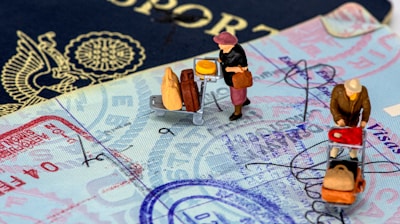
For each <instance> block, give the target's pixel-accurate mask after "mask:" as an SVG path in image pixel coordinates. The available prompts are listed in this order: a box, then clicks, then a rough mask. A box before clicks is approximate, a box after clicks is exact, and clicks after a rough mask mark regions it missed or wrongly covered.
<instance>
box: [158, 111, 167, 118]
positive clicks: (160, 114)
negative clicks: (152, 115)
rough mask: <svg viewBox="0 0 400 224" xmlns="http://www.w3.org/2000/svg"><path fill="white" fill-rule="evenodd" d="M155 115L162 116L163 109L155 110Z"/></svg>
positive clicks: (163, 113)
mask: <svg viewBox="0 0 400 224" xmlns="http://www.w3.org/2000/svg"><path fill="white" fill-rule="evenodd" d="M156 115H157V116H159V117H162V116H164V115H165V111H162V110H156Z"/></svg>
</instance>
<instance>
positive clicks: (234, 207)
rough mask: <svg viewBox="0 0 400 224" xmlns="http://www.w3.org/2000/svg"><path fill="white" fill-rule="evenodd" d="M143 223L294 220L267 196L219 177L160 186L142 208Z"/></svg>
mask: <svg viewBox="0 0 400 224" xmlns="http://www.w3.org/2000/svg"><path fill="white" fill-rule="evenodd" d="M140 223H243V224H245V223H246V224H248V223H294V220H293V219H292V218H291V217H290V216H289V215H288V214H286V213H285V211H283V210H282V209H281V208H280V207H279V206H278V205H277V204H275V203H273V202H271V201H269V200H267V199H266V198H265V197H264V196H262V195H260V194H256V193H253V192H250V191H248V190H245V189H242V188H241V187H239V186H237V185H236V184H234V183H229V182H223V181H218V180H213V179H209V180H201V179H193V180H178V181H173V182H169V183H166V184H164V185H161V186H158V187H156V188H155V189H154V190H152V191H151V192H150V193H149V194H148V195H147V196H146V198H145V199H144V201H143V203H142V205H141V208H140Z"/></svg>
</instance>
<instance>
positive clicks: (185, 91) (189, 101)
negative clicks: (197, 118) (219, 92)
mask: <svg viewBox="0 0 400 224" xmlns="http://www.w3.org/2000/svg"><path fill="white" fill-rule="evenodd" d="M181 91H182V98H183V104H184V105H185V107H186V111H190V112H196V111H198V110H199V109H200V100H199V89H198V87H197V84H196V82H195V81H194V72H193V69H184V70H182V71H181Z"/></svg>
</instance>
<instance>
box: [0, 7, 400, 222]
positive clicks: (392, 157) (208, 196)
mask: <svg viewBox="0 0 400 224" xmlns="http://www.w3.org/2000/svg"><path fill="white" fill-rule="evenodd" d="M347 7H355V6H354V5H347ZM350 9H354V8H350ZM342 10H349V8H346V7H344V8H342ZM210 41H211V40H210ZM242 46H243V48H244V49H245V50H246V53H247V57H248V61H249V68H250V69H251V71H252V72H253V75H254V85H253V87H251V88H249V89H248V96H249V99H250V100H251V104H250V105H248V106H246V107H245V108H244V109H243V118H242V119H240V120H237V121H235V122H229V119H228V117H229V116H230V115H231V113H232V111H233V106H232V105H231V103H230V97H229V89H228V88H227V86H226V85H225V84H224V83H223V81H222V80H219V81H217V82H215V83H208V84H207V89H206V94H205V97H204V100H205V106H204V108H203V109H204V113H203V114H202V118H203V119H204V124H203V125H194V124H193V115H192V114H182V113H174V112H167V113H166V114H165V115H164V116H157V115H156V112H154V111H153V110H152V109H151V108H150V106H149V101H150V99H149V97H150V96H151V95H157V94H160V91H161V90H160V85H161V78H162V76H163V74H164V70H165V67H166V66H171V68H172V69H173V70H174V71H175V72H177V73H179V72H180V71H181V70H183V69H186V68H192V67H193V59H187V60H184V61H179V62H175V63H172V64H169V65H165V66H160V67H157V68H154V69H150V70H145V71H143V72H139V73H137V74H136V75H132V76H129V77H125V78H123V79H119V80H115V81H111V82H108V83H105V84H102V85H97V86H93V87H90V88H82V89H80V90H77V91H75V92H72V93H68V94H64V95H61V96H59V97H56V98H54V99H52V100H49V101H46V102H44V103H40V104H37V105H35V106H30V107H26V108H24V109H21V110H19V111H17V112H15V113H13V114H10V115H7V116H4V117H1V118H0V161H1V167H0V181H1V182H0V206H1V208H2V209H1V210H0V221H2V222H3V223H79V222H83V223H317V222H324V223H328V222H329V223H341V221H343V222H345V223H382V222H383V223H385V222H387V223H393V222H395V221H396V220H398V219H399V217H400V210H399V205H398V199H399V192H398V186H399V184H400V178H399V176H400V173H399V165H400V164H399V162H400V158H399V153H400V141H399V138H398V135H399V131H398V125H399V120H398V118H391V117H388V116H387V114H386V113H383V108H384V107H385V105H394V104H396V101H397V100H398V99H399V95H398V91H395V90H397V88H398V84H397V83H398V81H399V76H398V74H397V72H396V71H398V68H399V66H400V62H399V61H400V60H399V56H400V39H399V37H398V36H396V35H395V34H394V33H393V32H392V31H391V30H390V29H388V28H387V27H386V26H381V27H380V28H378V29H376V30H374V31H371V32H368V33H364V34H362V35H359V36H354V37H351V38H337V37H334V36H332V35H330V34H328V33H327V32H326V29H325V27H324V26H323V23H322V21H321V17H315V18H314V19H312V20H309V21H307V22H305V23H302V24H300V25H298V26H296V27H292V28H290V29H287V30H285V31H282V32H281V33H280V34H277V35H274V36H271V37H264V38H260V39H257V40H254V41H251V42H247V43H243V44H242ZM217 55H218V52H217V51H214V52H210V53H209V54H205V55H201V57H216V56H217ZM305 68H308V69H307V71H306V70H305ZM351 77H358V78H360V80H361V83H362V84H363V85H365V86H366V87H367V88H368V90H369V95H370V100H371V104H372V114H371V118H370V120H369V122H368V124H367V127H366V130H367V140H366V146H367V148H366V150H367V153H366V164H365V179H366V181H367V185H366V189H365V191H364V192H363V193H361V194H359V196H358V199H357V201H356V202H355V204H353V205H352V206H351V207H349V208H346V209H344V210H343V213H342V214H340V213H339V212H338V209H335V208H332V207H330V206H329V205H327V204H326V203H325V202H324V201H322V200H321V197H320V190H321V183H322V178H323V176H324V174H325V169H326V160H327V145H328V143H327V137H328V134H327V131H328V130H329V128H330V127H331V126H332V125H333V121H332V118H331V115H330V112H329V100H330V92H331V90H332V88H333V86H334V85H335V84H337V83H342V82H344V80H346V79H348V78H351ZM306 80H308V82H307V81H306ZM388 93H393V94H394V96H392V95H391V97H387V94H388ZM214 98H215V100H214ZM162 128H167V129H169V130H170V131H171V132H167V133H165V134H162V133H160V132H159V131H160V129H162ZM164 130H165V129H164ZM346 156H348V155H347V153H343V154H342V155H341V157H343V158H346ZM251 163H257V164H256V165H249V164H251Z"/></svg>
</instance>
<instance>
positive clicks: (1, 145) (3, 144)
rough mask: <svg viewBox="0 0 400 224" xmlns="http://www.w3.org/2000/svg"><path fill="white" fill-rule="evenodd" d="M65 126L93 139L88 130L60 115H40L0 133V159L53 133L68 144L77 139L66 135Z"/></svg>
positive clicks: (32, 146) (23, 149)
mask: <svg viewBox="0 0 400 224" xmlns="http://www.w3.org/2000/svg"><path fill="white" fill-rule="evenodd" d="M57 123H61V124H62V125H61V126H60V125H57ZM62 126H64V127H62ZM65 127H66V128H68V129H70V130H72V131H74V132H75V133H76V134H77V135H80V136H83V137H84V138H86V139H88V140H89V141H92V140H93V137H92V136H91V135H90V134H89V133H88V132H86V131H84V130H83V129H81V128H79V127H77V126H76V125H74V124H72V123H71V122H69V121H67V120H66V119H64V118H62V117H58V116H42V117H39V118H37V119H35V120H32V121H30V122H28V123H26V124H24V125H22V126H20V127H18V128H15V129H13V130H10V131H8V132H6V133H3V134H1V135H0V160H2V159H9V158H13V157H15V156H17V155H18V153H20V152H23V151H25V150H27V149H32V148H34V147H36V146H38V145H41V144H43V143H45V142H46V141H50V140H51V138H52V137H53V135H56V136H62V137H63V138H65V140H66V141H67V142H68V143H70V144H72V143H74V142H76V141H78V140H77V139H76V138H75V137H71V136H69V135H67V132H68V131H69V130H65Z"/></svg>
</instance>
